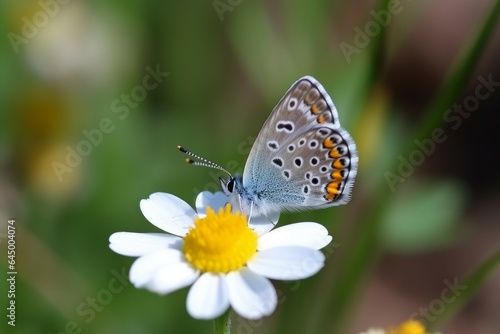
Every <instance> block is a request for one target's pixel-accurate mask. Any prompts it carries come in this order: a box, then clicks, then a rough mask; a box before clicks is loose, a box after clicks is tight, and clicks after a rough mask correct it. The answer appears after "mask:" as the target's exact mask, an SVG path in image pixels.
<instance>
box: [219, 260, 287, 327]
mask: <svg viewBox="0 0 500 334" xmlns="http://www.w3.org/2000/svg"><path fill="white" fill-rule="evenodd" d="M225 281H226V284H227V290H228V294H229V302H230V304H231V306H232V308H233V310H234V311H235V312H236V313H238V314H239V315H240V316H242V317H243V318H246V319H259V318H262V317H263V316H267V315H270V314H271V313H273V311H274V310H275V309H276V305H277V303H278V297H277V295H276V290H275V289H274V286H273V285H272V284H271V282H270V281H269V280H268V279H267V278H265V277H262V276H260V275H257V274H255V273H253V272H251V271H250V270H248V268H243V269H242V270H240V271H233V272H230V273H229V274H227V275H226V276H225Z"/></svg>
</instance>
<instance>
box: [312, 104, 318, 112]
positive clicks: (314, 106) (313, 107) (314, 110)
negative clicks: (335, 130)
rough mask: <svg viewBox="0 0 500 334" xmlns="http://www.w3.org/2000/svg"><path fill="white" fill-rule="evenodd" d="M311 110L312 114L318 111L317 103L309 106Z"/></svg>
mask: <svg viewBox="0 0 500 334" xmlns="http://www.w3.org/2000/svg"><path fill="white" fill-rule="evenodd" d="M311 112H312V113H313V114H317V113H318V112H319V108H318V105H317V104H313V105H312V106H311Z"/></svg>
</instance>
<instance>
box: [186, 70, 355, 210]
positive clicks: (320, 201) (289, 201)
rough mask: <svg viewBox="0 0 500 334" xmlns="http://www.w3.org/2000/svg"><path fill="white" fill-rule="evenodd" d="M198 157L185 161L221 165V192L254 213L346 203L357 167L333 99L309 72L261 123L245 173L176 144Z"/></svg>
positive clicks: (235, 205) (312, 208) (351, 147)
mask: <svg viewBox="0 0 500 334" xmlns="http://www.w3.org/2000/svg"><path fill="white" fill-rule="evenodd" d="M178 148H179V149H180V150H181V151H182V152H183V153H186V154H188V155H190V156H192V157H195V158H197V159H199V160H201V161H193V160H191V159H187V161H188V162H189V163H192V164H195V165H201V166H207V167H212V168H217V169H220V170H222V171H224V172H226V173H227V174H228V175H229V177H228V178H227V179H225V180H224V179H222V178H220V185H221V189H222V192H223V193H224V194H225V195H226V196H227V197H228V198H229V203H230V204H231V205H232V207H233V208H234V209H236V210H238V211H240V212H244V213H247V214H249V215H250V217H253V216H266V217H269V216H271V215H275V214H279V213H280V212H283V211H301V210H314V209H322V208H328V207H332V206H337V205H343V204H347V203H348V202H349V201H350V197H351V191H352V188H353V185H354V180H355V178H356V173H357V168H358V161H359V158H358V152H357V148H356V144H355V142H354V140H353V138H352V137H351V135H350V134H349V133H348V132H347V131H346V130H345V129H344V128H342V126H341V125H340V121H339V115H338V112H337V109H336V108H335V105H334V104H333V102H332V99H331V98H330V96H329V95H328V93H327V92H326V90H325V89H324V88H323V86H322V85H321V84H320V83H319V82H318V81H317V80H316V79H314V78H313V77H311V76H304V77H302V78H300V79H299V80H297V81H296V82H295V83H294V84H293V85H292V86H291V87H290V89H289V90H288V91H287V92H286V93H285V95H284V96H283V97H282V98H281V100H280V101H279V103H278V104H277V105H276V107H275V108H274V109H273V111H272V112H271V114H270V115H269V117H268V119H267V120H266V122H265V123H264V125H263V127H262V129H261V130H260V133H259V134H258V136H257V139H256V140H255V143H254V144H253V147H252V149H251V151H250V154H249V156H248V159H247V162H246V164H245V168H244V171H243V174H242V175H241V174H238V175H235V176H232V175H231V174H230V173H229V172H228V171H227V170H225V169H224V168H222V167H221V166H219V165H217V164H215V163H213V162H211V161H209V160H206V159H204V158H201V157H200V156H198V155H196V154H194V153H192V152H190V151H188V150H186V149H185V148H183V147H181V146H178Z"/></svg>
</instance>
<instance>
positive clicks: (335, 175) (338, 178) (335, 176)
mask: <svg viewBox="0 0 500 334" xmlns="http://www.w3.org/2000/svg"><path fill="white" fill-rule="evenodd" d="M331 176H332V178H333V179H334V180H336V181H342V180H343V179H344V178H343V177H342V174H341V171H340V170H338V169H337V170H334V171H333V172H332V174H331Z"/></svg>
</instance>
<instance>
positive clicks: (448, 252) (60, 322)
mask: <svg viewBox="0 0 500 334" xmlns="http://www.w3.org/2000/svg"><path fill="white" fill-rule="evenodd" d="M382 2H383V1H382ZM388 3H389V4H390V7H389V9H390V10H391V11H390V12H388V13H389V14H388V16H384V15H382V14H381V13H382V12H381V11H380V10H381V9H380V7H377V6H379V4H378V3H376V2H373V1H351V2H349V1H309V2H306V1H298V0H293V1H269V2H265V1H236V0H233V1H230V0H215V1H188V2H181V1H165V2H154V1H142V2H139V1H120V2H119V1H106V2H99V1H76V0H75V1H62V0H60V1H57V0H41V1H22V2H19V1H3V2H2V4H1V5H0V11H1V13H2V14H1V15H2V16H3V18H2V20H1V23H0V24H1V26H0V31H1V35H2V36H4V38H3V42H2V43H1V44H0V60H1V61H0V101H1V102H2V105H1V107H2V109H1V112H0V117H1V118H0V173H1V174H0V228H1V230H0V237H1V239H0V241H1V243H0V245H1V249H2V255H1V262H0V263H1V266H0V268H2V270H3V271H4V272H5V273H6V272H7V271H8V269H7V265H6V263H7V247H6V244H7V221H8V219H12V218H14V219H15V220H16V224H17V225H16V226H17V229H16V241H17V243H16V245H17V249H16V250H17V253H16V255H17V257H16V261H17V263H16V266H17V271H18V276H17V281H16V298H15V300H16V327H15V328H13V327H11V326H7V325H6V322H7V321H6V317H5V315H4V313H5V312H6V311H5V310H6V307H7V305H8V299H7V297H6V296H7V291H6V289H5V287H6V286H7V285H6V284H4V283H2V284H1V287H2V290H1V291H0V292H1V295H0V306H1V309H2V310H3V311H2V312H3V313H2V319H3V320H2V326H5V327H6V328H7V331H6V332H3V333H11V332H12V333H54V334H55V333H78V331H79V330H81V333H122V334H125V333H178V332H180V331H183V332H186V333H188V332H189V333H209V332H211V330H212V328H211V326H212V324H211V323H210V322H208V321H198V320H193V319H191V318H190V317H189V316H188V314H187V312H186V309H185V298H186V294H187V289H183V290H181V291H178V292H175V293H172V294H170V295H167V296H164V297H160V296H157V295H155V294H152V293H150V292H148V291H145V290H137V289H135V288H133V287H132V286H131V285H130V284H128V282H127V281H126V277H127V274H128V270H129V268H130V265H131V263H132V262H133V259H132V258H126V257H123V256H119V255H117V254H115V253H113V252H111V251H110V250H109V248H108V238H109V236H110V235H111V234H112V233H113V232H116V231H137V232H148V231H153V232H157V229H156V228H155V227H153V226H152V225H151V224H149V223H148V222H147V221H146V219H145V218H144V217H143V216H142V214H141V212H140V210H139V201H140V200H141V199H142V198H147V197H148V196H149V194H151V193H153V192H156V191H163V192H169V193H173V194H175V195H177V196H179V197H181V198H183V199H184V200H186V201H187V202H188V203H193V204H194V199H195V196H196V194H197V193H198V192H199V191H202V190H204V189H206V190H211V191H215V190H217V189H218V183H217V179H218V177H219V176H222V175H221V174H220V173H218V172H216V171H213V170H208V169H203V168H196V167H190V166H187V165H186V164H185V163H184V157H183V156H182V154H180V153H179V152H178V151H177V150H176V148H175V147H176V145H179V144H182V145H184V146H185V147H187V148H189V149H191V150H193V151H195V152H197V153H199V154H201V155H202V156H204V157H206V158H208V159H210V160H212V161H214V162H217V163H219V164H221V165H222V166H223V167H226V168H228V169H229V170H230V171H231V172H233V173H235V172H241V171H242V169H243V166H244V163H245V160H246V157H247V155H248V153H249V151H250V148H251V146H252V143H253V140H254V139H255V137H256V135H257V133H258V132H259V130H260V127H261V126H262V124H263V123H264V121H265V120H266V118H267V116H268V115H269V113H270V112H271V110H272V108H273V107H274V106H275V104H276V103H277V102H278V101H279V99H280V98H281V96H282V95H283V94H284V92H285V91H286V90H287V89H288V88H289V87H290V85H291V84H292V83H293V82H294V81H295V80H297V79H298V78H299V77H301V76H303V75H312V76H314V77H315V78H317V79H318V80H319V81H320V82H321V83H322V84H323V85H324V87H325V89H326V90H327V91H328V92H329V93H330V95H331V97H332V99H333V100H334V102H335V104H336V106H337V108H338V110H339V114H340V119H341V122H342V124H343V126H344V127H345V128H346V129H347V130H348V131H349V132H350V133H351V134H352V135H353V137H354V139H355V141H356V142H357V144H358V147H359V153H360V169H359V174H358V178H357V181H356V184H355V187H354V191H353V199H352V201H351V203H350V204H349V205H347V206H346V207H342V208H332V209H327V210H322V211H315V212H304V213H294V214H284V215H283V216H282V219H281V221H280V224H286V223H289V222H297V221H318V222H321V223H323V224H324V225H325V226H326V227H327V228H328V229H329V231H330V233H331V234H332V235H333V236H334V245H333V246H332V248H330V249H329V250H328V259H327V261H326V266H325V268H324V269H323V270H322V271H321V272H320V273H319V274H318V275H316V276H315V277H313V278H311V279H308V280H305V281H302V282H300V283H294V284H287V283H282V282H276V287H277V289H278V290H279V293H280V297H281V298H280V305H279V306H278V309H277V311H276V312H275V313H274V314H273V315H272V316H271V317H270V318H266V319H263V320H262V321H258V322H250V323H249V322H245V321H242V320H241V319H237V318H235V319H234V326H235V327H234V328H235V333H306V332H307V333H313V332H314V333H341V331H340V330H339V328H340V327H341V326H340V325H339V324H340V323H342V327H343V328H344V330H345V331H344V332H342V333H355V332H359V331H362V330H365V329H367V328H368V327H370V326H382V327H386V326H391V325H395V324H398V323H400V322H401V321H404V320H406V319H407V318H408V317H410V315H412V314H413V313H415V312H417V313H420V317H424V322H426V324H429V325H432V322H433V321H434V320H433V317H435V316H436V317H437V316H438V315H441V314H443V313H444V312H447V311H448V310H451V309H453V308H454V307H453V305H452V304H453V302H449V303H448V302H442V301H441V303H439V302H436V300H438V301H439V300H440V299H441V295H442V291H443V289H445V288H446V287H447V283H446V282H448V283H449V282H454V280H458V281H459V282H461V283H463V282H464V279H465V278H464V277H466V276H467V274H468V273H470V272H471V271H472V270H473V269H474V268H476V267H477V266H478V265H479V264H480V263H481V262H482V261H484V260H485V259H486V258H487V257H488V256H489V255H490V254H491V253H492V252H493V251H494V250H495V249H496V248H498V246H499V244H500V243H499V241H500V226H499V224H498V223H499V217H500V209H499V208H500V205H499V204H500V187H499V177H498V174H499V173H498V171H499V168H500V162H499V159H498V152H499V151H498V139H497V137H496V135H497V134H498V130H497V127H498V124H499V121H500V116H499V114H498V110H499V106H500V94H499V93H498V88H499V84H498V82H500V66H499V65H500V63H499V62H498V59H499V55H500V29H499V27H498V26H494V28H493V29H492V30H491V34H490V35H489V36H488V38H487V39H486V41H485V43H484V47H482V48H480V52H479V56H477V57H475V58H473V61H472V65H471V66H470V67H471V69H470V71H464V73H465V75H466V77H465V78H467V80H464V79H463V78H462V79H460V78H454V77H453V73H458V72H457V71H459V70H457V69H456V68H455V67H454V66H455V65H456V64H457V62H459V59H460V57H461V56H462V55H464V54H466V53H467V52H468V50H470V49H471V43H472V42H471V41H473V40H474V38H475V36H476V35H475V34H477V32H478V30H479V29H480V28H481V26H482V25H483V24H484V22H486V18H487V17H488V15H489V14H491V11H492V10H493V9H492V8H493V7H492V6H493V5H494V1H490V0H478V1H474V2H472V1H467V0H460V1H454V0H439V1H430V0H425V1H389V2H388ZM391 6H392V7H391ZM386 13H387V12H386ZM382 26H386V29H385V30H383V29H382ZM454 71H455V72H454ZM151 73H156V74H155V75H154V76H151ZM148 75H149V77H148ZM152 78H156V79H154V80H153V79H152ZM450 78H452V80H451V84H452V85H453V84H457V85H458V88H457V90H456V92H455V94H452V95H451V96H449V97H448V99H446V98H447V96H445V97H444V98H442V99H441V101H444V102H443V103H444V104H443V105H442V106H441V108H437V109H436V108H434V109H432V108H429V107H428V106H429V105H431V106H432V105H434V106H436V105H439V103H437V104H436V103H434V102H433V101H436V100H439V99H440V97H441V96H443V95H442V94H444V93H443V92H446V88H447V87H446V86H447V85H449V84H450V81H447V80H449V79H450ZM488 81H490V84H489V85H488V84H485V82H488ZM462 82H463V83H462ZM478 87H480V88H478ZM478 89H479V91H478ZM478 92H479V93H478ZM440 94H441V95H440ZM478 94H479V95H478ZM486 95H487V96H486ZM433 103H434V104H433ZM453 104H457V105H458V104H462V105H464V106H465V107H466V108H467V109H465V110H466V111H465V112H462V113H459V112H458V111H457V110H455V109H454V106H453ZM465 107H464V108H465ZM467 110H470V112H468V111H467ZM422 120H424V123H422ZM421 124H427V125H426V126H421ZM415 129H423V130H422V131H421V132H418V130H415ZM436 129H437V130H438V131H439V129H441V135H440V136H439V138H441V140H442V142H436V141H435V140H433V141H432V142H433V143H434V144H429V140H431V139H432V138H433V133H434V132H433V131H436ZM415 131H417V132H415ZM412 134H417V136H413V135H412ZM443 138H446V139H443ZM415 140H416V141H418V142H419V143H422V142H425V143H428V145H430V146H425V147H426V149H427V151H428V152H427V153H426V152H425V149H422V148H420V147H419V146H418V144H416V143H415ZM431 148H432V149H431ZM75 152H76V153H79V154H78V156H77V155H76V153H75ZM422 152H423V153H422ZM404 161H406V163H405V162H404ZM408 161H409V162H410V163H409V165H410V167H408V166H406V167H405V166H403V167H402V165H407V164H408ZM411 161H413V163H412V162H411ZM405 168H406V169H405ZM4 277H5V278H6V277H7V274H5V275H4ZM4 282H5V281H4ZM499 282H500V276H499V275H498V274H496V275H495V276H491V277H490V278H489V279H488V280H486V281H485V283H484V285H483V286H482V288H480V289H479V290H478V291H477V292H475V293H474V296H473V297H472V298H471V299H470V301H469V302H468V303H466V304H465V305H464V306H465V307H463V308H460V309H459V310H457V313H456V314H454V317H452V318H451V319H450V321H448V322H446V323H443V327H442V330H443V332H445V333H493V332H494V330H495V328H496V330H497V329H498V328H500V322H499V318H498V312H499V311H500V303H499V302H498V300H500V283H499ZM458 294H460V292H458ZM421 308H427V309H430V311H428V312H430V314H427V316H426V315H425V314H422V312H421V311H419V310H420V309H421ZM5 314H6V313H5Z"/></svg>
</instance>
